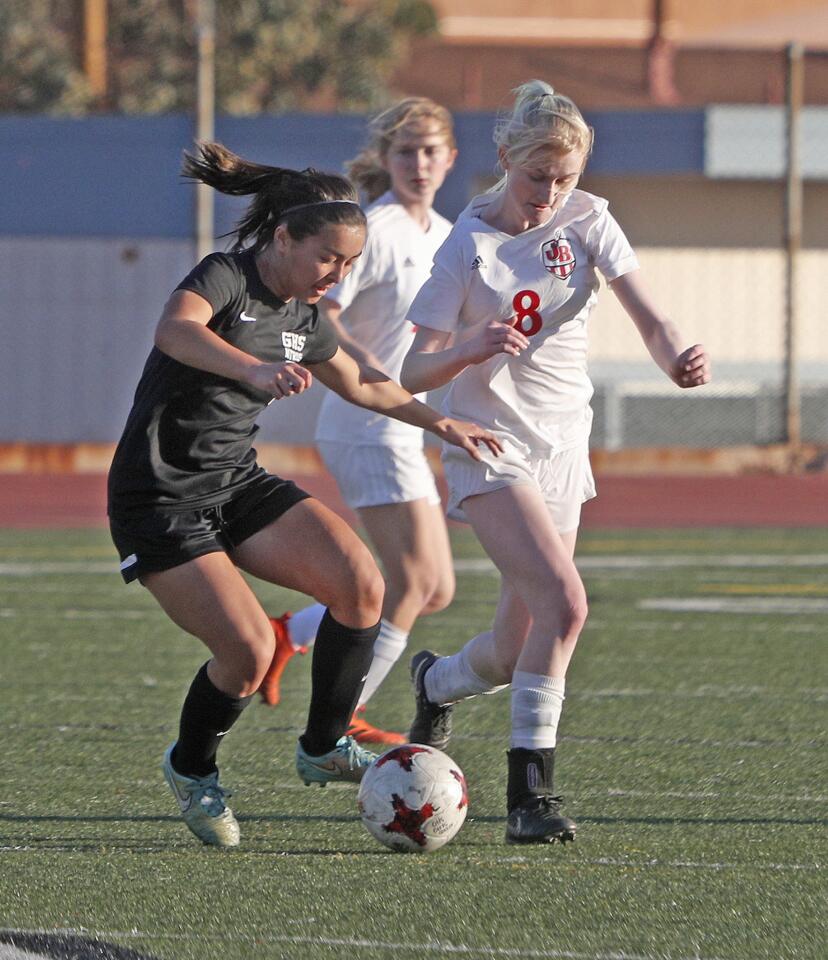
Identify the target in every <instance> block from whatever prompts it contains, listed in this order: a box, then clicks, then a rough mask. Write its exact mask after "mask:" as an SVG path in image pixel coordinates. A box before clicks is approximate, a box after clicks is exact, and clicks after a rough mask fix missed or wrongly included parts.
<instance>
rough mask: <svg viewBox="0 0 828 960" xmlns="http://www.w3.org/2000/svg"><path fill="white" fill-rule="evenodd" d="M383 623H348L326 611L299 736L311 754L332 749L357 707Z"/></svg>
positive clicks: (314, 651) (318, 633) (317, 635)
mask: <svg viewBox="0 0 828 960" xmlns="http://www.w3.org/2000/svg"><path fill="white" fill-rule="evenodd" d="M379 629H380V625H379V623H377V624H376V625H375V626H373V627H360V628H356V627H346V626H343V625H342V624H341V623H338V622H337V621H336V620H334V618H333V617H332V616H331V612H330V610H326V611H325V616H324V617H322V622H321V623H320V624H319V630H318V631H317V634H316V643H315V644H314V647H313V663H312V665H311V684H312V686H311V702H310V709H309V711H308V725H307V728H306V730H305V732H304V733H303V734H302V736H301V737H300V738H299V739H300V742H301V744H302V749H303V750H305V752H306V753H309V754H310V755H311V756H312V757H318V756H320V755H321V754H323V753H327V752H328V751H329V750H333V748H334V746H335V745H336V741H337V740H338V739H339V738H340V737H341V736H342V735H343V734H344V733H345V731H346V729H347V728H348V724H349V723H350V720H351V715H352V714H353V712H354V710H355V709H356V705H357V701H358V700H359V695H360V693H362V685H363V683H364V682H365V677H366V676H367V674H368V668H369V667H370V666H371V660H372V659H373V656H374V641H375V640H376V639H377V634H378V633H379Z"/></svg>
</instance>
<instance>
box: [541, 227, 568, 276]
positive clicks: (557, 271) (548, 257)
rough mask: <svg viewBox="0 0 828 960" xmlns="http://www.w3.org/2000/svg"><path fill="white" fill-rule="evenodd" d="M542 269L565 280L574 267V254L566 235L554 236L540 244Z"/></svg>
mask: <svg viewBox="0 0 828 960" xmlns="http://www.w3.org/2000/svg"><path fill="white" fill-rule="evenodd" d="M541 260H542V261H543V266H544V269H545V270H547V271H548V272H549V273H551V274H552V275H553V276H555V277H559V278H560V279H561V280H566V278H567V277H569V276H571V275H572V271H573V270H574V269H575V254H574V253H573V251H572V247H571V246H570V245H569V241H568V240H567V239H566V237H555V239H554V240H547V241H546V243H544V244H543V246H541Z"/></svg>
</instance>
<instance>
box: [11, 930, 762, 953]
mask: <svg viewBox="0 0 828 960" xmlns="http://www.w3.org/2000/svg"><path fill="white" fill-rule="evenodd" d="M11 932H13V933H30V934H33V933H38V934H44V933H48V934H50V935H51V936H59V935H60V934H63V935H64V936H82V937H94V938H97V939H100V940H110V941H112V940H148V941H152V940H172V941H178V940H182V941H187V942H192V941H203V942H205V943H250V944H259V943H285V944H293V945H297V946H298V945H299V944H304V945H307V946H320V947H332V948H342V947H345V948H347V949H349V950H391V951H394V952H395V953H418V954H422V953H426V954H436V955H438V956H458V955H460V956H481V957H517V958H520V957H527V958H539V960H542V958H548V960H700V957H699V954H698V952H697V951H695V950H694V951H693V952H692V953H689V954H670V953H661V952H660V953H659V954H658V955H657V956H656V955H655V954H642V953H627V952H626V951H624V950H612V951H610V952H609V953H606V952H603V951H602V952H600V953H582V952H580V951H572V950H554V949H550V950H544V949H541V950H536V949H532V948H530V947H527V948H522V947H475V946H471V945H467V944H464V943H448V942H440V941H437V940H433V941H427V942H425V943H395V942H393V941H385V940H367V939H363V938H360V939H356V938H352V937H319V936H316V937H313V936H307V937H303V936H289V935H286V934H276V933H266V932H265V931H258V930H257V931H256V933H252V934H248V935H244V934H213V935H210V934H203V933H201V934H199V933H149V932H147V931H143V930H135V929H133V930H89V929H85V928H83V927H79V928H76V929H73V928H69V929H66V930H14V931H11ZM704 960H718V958H716V957H710V956H705V958H704ZM744 960H750V958H744Z"/></svg>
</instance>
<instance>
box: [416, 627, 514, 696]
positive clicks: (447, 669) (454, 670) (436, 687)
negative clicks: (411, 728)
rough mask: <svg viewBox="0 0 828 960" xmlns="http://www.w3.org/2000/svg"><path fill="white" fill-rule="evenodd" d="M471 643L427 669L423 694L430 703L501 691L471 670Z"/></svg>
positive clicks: (500, 687) (498, 687) (471, 641)
mask: <svg viewBox="0 0 828 960" xmlns="http://www.w3.org/2000/svg"><path fill="white" fill-rule="evenodd" d="M474 639H477V638H476V637H475V638H474ZM472 643H474V640H470V641H469V643H467V644H466V646H465V647H463V649H462V650H461V651H460V652H459V653H455V654H454V655H453V656H451V657H438V659H437V660H435V661H434V663H433V664H432V665H431V666H430V667H429V668H428V670H427V671H426V675H425V692H426V696H427V697H428V699H429V700H430V701H431V702H432V703H440V704H443V703H455V702H456V701H457V700H468V698H469V697H476V696H477V695H478V694H479V693H496V692H497V691H498V690H502V689H503V686H497V685H492V684H491V683H489V682H488V680H484V679H483V678H482V677H480V676H478V675H477V674H476V673H475V672H474V670H472V667H471V664H470V663H469V655H468V652H467V651H468V647H469V645H470V644H472Z"/></svg>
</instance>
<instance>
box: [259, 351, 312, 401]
mask: <svg viewBox="0 0 828 960" xmlns="http://www.w3.org/2000/svg"><path fill="white" fill-rule="evenodd" d="M247 382H248V383H249V384H250V386H251V387H255V388H256V389H257V390H261V391H263V392H264V393H269V394H270V395H271V396H272V397H273V398H274V399H275V400H281V399H282V397H293V396H296V394H298V393H302V392H303V391H304V390H307V389H308V387H309V386H310V385H311V384H312V383H313V376H312V375H311V372H310V370H307V369H305V367H300V366H299V364H298V363H293V362H292V361H290V360H286V361H284V362H283V363H261V364H259V365H258V366H256V367H253V369H252V370H251V371H250V373H249V374H248V380H247Z"/></svg>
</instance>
